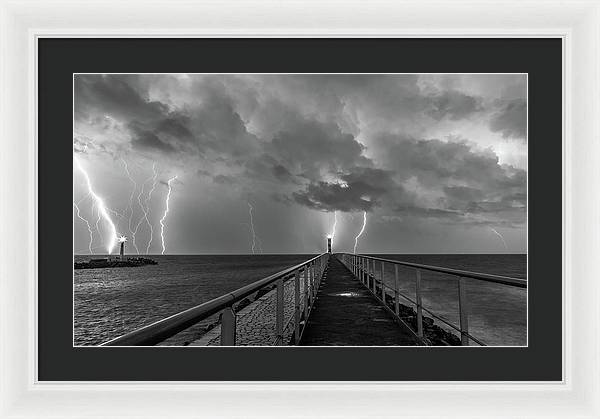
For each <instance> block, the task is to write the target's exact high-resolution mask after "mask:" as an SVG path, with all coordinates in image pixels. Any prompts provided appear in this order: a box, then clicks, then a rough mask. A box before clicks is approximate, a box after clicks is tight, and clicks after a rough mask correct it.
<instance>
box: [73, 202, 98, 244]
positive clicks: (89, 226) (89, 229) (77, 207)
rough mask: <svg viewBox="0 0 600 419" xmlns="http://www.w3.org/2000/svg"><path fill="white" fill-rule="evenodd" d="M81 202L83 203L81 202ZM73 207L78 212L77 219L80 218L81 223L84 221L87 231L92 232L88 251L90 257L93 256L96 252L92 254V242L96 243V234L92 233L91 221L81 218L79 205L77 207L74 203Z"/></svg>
mask: <svg viewBox="0 0 600 419" xmlns="http://www.w3.org/2000/svg"><path fill="white" fill-rule="evenodd" d="M80 202H81V201H80ZM73 206H74V207H75V209H76V210H77V217H79V219H80V220H81V221H83V222H84V223H85V224H86V225H87V229H88V231H89V232H90V242H89V244H88V249H89V251H90V255H91V254H93V253H94V252H92V242H93V241H94V233H93V232H92V226H91V225H90V223H89V221H88V220H86V219H85V218H83V217H82V216H81V212H80V210H79V205H77V204H76V203H75V202H73Z"/></svg>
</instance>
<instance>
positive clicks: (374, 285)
mask: <svg viewBox="0 0 600 419" xmlns="http://www.w3.org/2000/svg"><path fill="white" fill-rule="evenodd" d="M371 274H372V276H373V294H375V295H377V281H376V280H375V261H374V260H372V261H371Z"/></svg>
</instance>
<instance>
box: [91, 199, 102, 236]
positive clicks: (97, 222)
mask: <svg viewBox="0 0 600 419" xmlns="http://www.w3.org/2000/svg"><path fill="white" fill-rule="evenodd" d="M95 209H96V206H95V205H94V206H93V208H92V213H93V212H94V210H95ZM101 219H102V216H101V214H100V211H98V218H96V231H97V232H98V234H99V235H100V240H101V241H104V237H102V232H101V231H100V220H101Z"/></svg>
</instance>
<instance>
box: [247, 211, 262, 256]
mask: <svg viewBox="0 0 600 419" xmlns="http://www.w3.org/2000/svg"><path fill="white" fill-rule="evenodd" d="M253 210H254V208H253V207H252V205H251V204H250V202H248V214H249V215H250V232H251V233H252V254H254V253H255V252H254V249H255V248H256V240H257V237H256V231H255V230H254V219H253V217H252V211H253ZM261 251H262V246H261Z"/></svg>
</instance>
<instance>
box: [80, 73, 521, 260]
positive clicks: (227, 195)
mask: <svg viewBox="0 0 600 419" xmlns="http://www.w3.org/2000/svg"><path fill="white" fill-rule="evenodd" d="M526 99H527V79H526V76H525V75H520V74H519V75H500V74H485V75H440V74H438V75H430V74H421V75H417V74H402V75H375V74H366V75H333V74H323V75H242V74H240V75H198V74H171V75H169V74H164V75H131V74H127V75H114V74H78V75H75V76H74V132H73V149H74V163H75V162H79V164H80V165H81V167H82V169H83V170H85V171H86V172H87V174H88V176H89V179H90V182H91V185H92V187H93V190H94V193H95V194H96V195H97V196H98V197H100V198H101V199H102V201H103V203H104V205H105V206H106V208H107V214H108V215H109V217H110V218H111V220H112V222H113V223H114V225H115V227H116V230H117V233H118V234H119V235H121V234H122V235H125V236H127V237H128V243H127V249H128V251H129V252H133V253H136V252H137V251H139V252H140V253H146V249H148V250H149V253H161V252H162V251H163V247H162V241H163V240H164V245H165V248H164V249H165V253H171V254H182V253H188V254H190V253H192V254H196V253H197V254H204V253H234V254H237V253H252V252H253V250H252V248H253V247H254V252H255V253H315V252H320V251H323V249H324V246H325V237H326V235H327V234H329V233H331V232H332V227H333V224H334V212H335V214H336V215H337V225H336V231H335V238H334V251H350V252H352V251H353V248H354V245H355V236H356V235H357V234H358V232H359V231H360V230H361V227H362V223H363V213H364V212H366V218H367V223H366V227H365V230H364V232H363V234H362V235H361V237H360V238H359V240H358V246H357V252H359V253H496V252H498V253H504V252H509V253H522V252H526V243H527V239H526V221H527V220H526V213H527V208H526V205H527V101H526ZM154 173H156V175H155V174H154ZM175 176H177V177H176V178H174V177H175ZM73 177H74V204H76V205H74V218H73V220H74V226H75V227H74V232H75V233H74V234H75V237H74V240H75V252H76V253H89V249H90V248H91V249H92V251H93V252H94V253H105V252H106V249H105V248H106V246H105V243H106V242H107V241H108V240H110V236H111V229H110V226H109V224H108V222H107V221H106V219H105V218H104V216H103V214H102V213H101V211H99V206H100V205H99V204H98V202H97V200H96V199H95V198H94V197H93V195H90V194H88V186H87V183H86V179H85V176H84V175H83V172H82V171H81V170H79V169H78V167H77V165H76V164H74V169H73ZM169 179H172V181H171V182H170V186H171V192H170V199H169V211H168V213H166V211H165V210H166V197H167V194H168V192H169V187H168V181H169ZM161 221H162V225H163V227H162V229H163V235H162V237H161V235H160V231H161ZM251 221H252V223H251ZM88 224H89V226H88ZM90 230H91V232H90ZM151 232H152V242H150V233H151ZM134 236H135V237H134ZM90 237H91V244H90ZM134 238H135V243H134ZM136 247H137V250H136Z"/></svg>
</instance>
